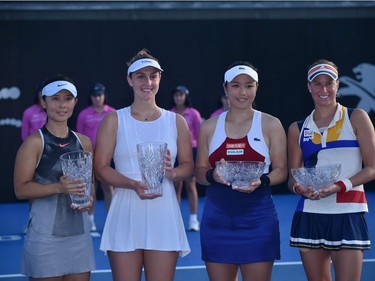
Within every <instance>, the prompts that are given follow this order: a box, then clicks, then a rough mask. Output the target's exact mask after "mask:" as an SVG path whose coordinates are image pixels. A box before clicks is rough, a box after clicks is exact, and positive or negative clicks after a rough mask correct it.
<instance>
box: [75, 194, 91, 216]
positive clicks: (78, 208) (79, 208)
mask: <svg viewBox="0 0 375 281" xmlns="http://www.w3.org/2000/svg"><path fill="white" fill-rule="evenodd" d="M93 203H94V198H93V197H92V196H91V195H90V204H89V205H87V206H84V207H79V206H74V205H73V204H72V205H70V208H72V209H73V210H77V211H80V212H88V211H90V210H91V208H92V205H93Z"/></svg>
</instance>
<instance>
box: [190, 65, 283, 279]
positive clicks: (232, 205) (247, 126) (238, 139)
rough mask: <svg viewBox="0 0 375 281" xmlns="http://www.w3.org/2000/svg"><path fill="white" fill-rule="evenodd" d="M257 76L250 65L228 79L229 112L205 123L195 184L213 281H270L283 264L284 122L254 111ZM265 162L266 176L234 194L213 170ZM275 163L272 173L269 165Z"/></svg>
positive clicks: (232, 72)
mask: <svg viewBox="0 0 375 281" xmlns="http://www.w3.org/2000/svg"><path fill="white" fill-rule="evenodd" d="M257 89H258V73H257V72H256V70H255V69H254V67H253V66H251V65H250V64H249V63H247V62H236V63H234V64H233V65H232V66H231V67H230V68H229V70H228V71H226V72H225V75H224V91H225V93H226V95H227V96H228V99H229V102H230V108H229V110H228V111H226V112H223V113H221V114H220V115H219V116H215V117H213V118H210V119H209V120H207V121H206V122H204V123H203V124H202V127H201V130H200V133H199V142H198V155H197V162H196V173H197V180H198V182H199V183H200V184H202V185H206V186H207V189H206V202H205V206H204V211H203V215H202V221H201V247H202V259H203V260H204V261H205V263H206V268H207V270H208V275H209V278H210V280H215V281H232V280H236V278H237V272H238V270H239V269H240V270H241V274H242V280H263V281H265V280H271V273H272V267H273V263H274V260H277V259H280V233H279V221H278V217H277V213H276V210H275V206H274V203H273V200H272V197H271V185H275V184H279V183H281V182H283V181H285V180H286V177H287V168H286V162H287V160H286V135H285V131H284V129H283V127H282V125H281V123H280V121H279V120H278V119H277V118H275V117H273V116H271V115H269V114H266V113H263V112H260V111H258V110H255V109H254V108H253V102H254V99H255V97H256V93H257ZM220 160H221V161H224V160H225V161H261V162H265V168H264V174H263V175H262V176H261V178H260V179H258V180H256V181H254V182H253V183H251V184H250V185H249V186H248V187H247V188H236V189H232V188H231V186H229V184H228V183H227V182H225V181H224V180H222V178H221V176H220V174H219V172H218V170H217V169H215V162H216V161H220ZM271 163H272V170H271V169H270V165H271Z"/></svg>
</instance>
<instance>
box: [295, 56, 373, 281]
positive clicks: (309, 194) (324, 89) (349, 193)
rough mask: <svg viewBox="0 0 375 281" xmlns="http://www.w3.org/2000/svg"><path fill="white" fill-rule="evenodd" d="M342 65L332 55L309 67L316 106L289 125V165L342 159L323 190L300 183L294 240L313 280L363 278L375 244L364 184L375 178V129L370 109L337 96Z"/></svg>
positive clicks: (297, 188)
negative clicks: (333, 180)
mask: <svg viewBox="0 0 375 281" xmlns="http://www.w3.org/2000/svg"><path fill="white" fill-rule="evenodd" d="M338 78H339V74H338V70H337V66H336V65H335V64H334V63H333V62H331V61H328V60H318V61H316V62H314V63H313V64H312V65H311V66H310V67H309V70H308V74H307V88H308V90H309V92H310V93H311V97H312V99H313V102H314V107H315V108H314V110H313V111H312V113H311V114H310V115H309V116H308V117H306V118H305V119H303V120H301V121H298V122H294V123H293V124H292V125H291V126H290V127H289V131H288V165H289V168H290V169H292V168H299V167H302V166H303V167H310V166H316V165H317V166H320V165H328V164H341V173H340V176H339V180H338V181H337V182H336V183H335V184H333V185H331V186H327V187H326V188H325V189H323V190H320V191H319V192H317V191H314V190H313V189H312V188H311V187H303V186H301V185H299V184H297V183H296V182H295V181H294V180H293V177H292V176H290V178H289V179H290V180H289V188H290V189H291V190H293V191H294V192H295V193H297V194H299V195H301V199H300V201H299V203H298V205H297V208H296V211H295V214H294V216H293V222H292V229H291V235H290V245H291V246H292V247H298V248H299V251H300V256H301V259H302V262H303V265H304V269H305V273H306V276H307V279H308V280H309V281H321V280H331V278H332V277H331V270H330V268H331V266H330V262H331V261H332V263H333V268H334V270H335V278H336V280H340V281H359V280H360V277H361V271H362V259H363V250H367V249H370V237H369V233H368V229H367V224H366V220H365V213H366V212H368V208H367V200H366V196H365V192H364V187H363V184H365V183H366V182H369V181H371V180H373V179H374V178H375V157H374V155H375V134H374V126H373V124H372V122H371V120H370V118H369V116H368V114H367V113H366V112H365V111H363V110H362V109H359V108H358V109H350V108H347V107H344V106H342V105H341V104H339V103H338V102H337V101H336V97H337V92H338V89H339V79H338Z"/></svg>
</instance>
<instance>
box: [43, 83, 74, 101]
mask: <svg viewBox="0 0 375 281" xmlns="http://www.w3.org/2000/svg"><path fill="white" fill-rule="evenodd" d="M61 90H68V91H69V92H71V93H72V95H73V96H74V97H77V89H76V87H75V86H74V85H73V84H72V83H70V82H68V81H64V80H59V81H54V82H52V83H49V84H47V85H46V86H44V87H43V89H42V96H47V97H51V96H53V95H55V94H57V93H58V92H60V91H61Z"/></svg>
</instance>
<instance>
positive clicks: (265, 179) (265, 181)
mask: <svg viewBox="0 0 375 281" xmlns="http://www.w3.org/2000/svg"><path fill="white" fill-rule="evenodd" d="M270 183H271V180H270V178H269V177H268V176H267V175H262V176H261V177H260V185H259V187H267V186H269V185H270Z"/></svg>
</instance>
